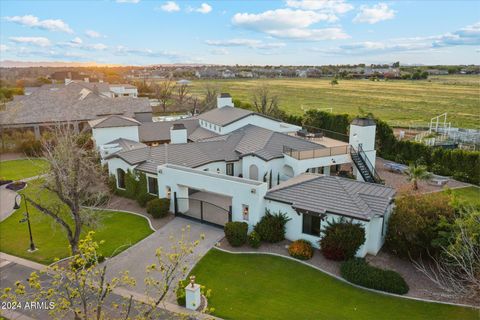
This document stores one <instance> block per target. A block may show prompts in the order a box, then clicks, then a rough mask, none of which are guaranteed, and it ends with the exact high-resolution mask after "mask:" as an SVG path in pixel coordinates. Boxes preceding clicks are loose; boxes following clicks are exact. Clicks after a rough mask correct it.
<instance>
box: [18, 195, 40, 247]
mask: <svg viewBox="0 0 480 320" xmlns="http://www.w3.org/2000/svg"><path fill="white" fill-rule="evenodd" d="M22 197H23V200H24V201H25V212H26V214H25V218H23V219H21V220H20V221H19V222H20V223H23V222H25V221H26V222H27V224H28V233H29V235H30V250H29V251H30V252H33V251H35V250H37V248H35V244H34V243H33V237H32V227H31V226H30V215H29V214H28V204H27V198H26V197H25V195H24V194H23V193H19V194H17V195H16V196H15V205H14V206H13V209H14V210H17V209H20V201H22ZM19 198H20V201H18V202H17V200H18V199H19Z"/></svg>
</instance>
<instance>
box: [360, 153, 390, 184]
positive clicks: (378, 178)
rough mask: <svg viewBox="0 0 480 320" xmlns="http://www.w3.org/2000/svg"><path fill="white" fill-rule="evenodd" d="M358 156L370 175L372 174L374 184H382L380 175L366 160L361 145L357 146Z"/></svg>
mask: <svg viewBox="0 0 480 320" xmlns="http://www.w3.org/2000/svg"><path fill="white" fill-rule="evenodd" d="M358 154H359V155H360V159H362V160H363V162H364V164H365V165H366V166H367V168H368V170H370V173H372V175H373V180H375V182H376V183H381V184H383V183H384V181H383V179H382V178H380V175H379V174H378V172H377V170H375V167H374V166H373V165H372V163H371V162H370V160H369V159H368V157H367V155H366V153H365V151H363V147H362V144H358Z"/></svg>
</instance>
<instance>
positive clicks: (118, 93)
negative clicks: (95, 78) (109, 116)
mask: <svg viewBox="0 0 480 320" xmlns="http://www.w3.org/2000/svg"><path fill="white" fill-rule="evenodd" d="M110 91H111V92H112V94H113V96H114V97H132V98H136V97H138V90H137V87H135V86H132V85H131V84H111V85H110Z"/></svg>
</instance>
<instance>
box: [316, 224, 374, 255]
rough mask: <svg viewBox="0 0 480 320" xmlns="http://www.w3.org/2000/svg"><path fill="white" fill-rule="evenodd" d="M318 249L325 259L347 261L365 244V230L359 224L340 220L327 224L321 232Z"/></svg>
mask: <svg viewBox="0 0 480 320" xmlns="http://www.w3.org/2000/svg"><path fill="white" fill-rule="evenodd" d="M322 233H323V237H322V239H320V241H319V243H320V248H321V250H322V254H323V255H324V256H325V258H327V259H330V260H337V261H339V260H347V259H350V258H353V256H354V255H355V253H356V252H357V250H358V249H359V248H360V246H361V245H362V244H363V243H364V242H365V229H364V228H363V226H362V225H361V224H358V223H353V222H351V221H345V220H344V219H340V220H339V221H336V222H328V223H327V226H326V227H325V229H324V230H323V231H322Z"/></svg>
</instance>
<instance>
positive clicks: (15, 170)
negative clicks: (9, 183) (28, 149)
mask: <svg viewBox="0 0 480 320" xmlns="http://www.w3.org/2000/svg"><path fill="white" fill-rule="evenodd" d="M47 169H48V162H47V161H46V160H43V159H20V160H7V161H0V178H1V179H5V180H19V179H25V178H30V177H34V176H38V175H41V174H44V173H46V172H47Z"/></svg>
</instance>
